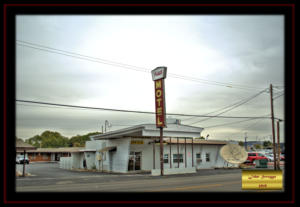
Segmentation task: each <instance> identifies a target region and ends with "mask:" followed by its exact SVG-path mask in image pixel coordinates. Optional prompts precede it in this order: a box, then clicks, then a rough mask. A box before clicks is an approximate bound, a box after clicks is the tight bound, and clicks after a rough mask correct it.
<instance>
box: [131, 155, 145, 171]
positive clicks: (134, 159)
mask: <svg viewBox="0 0 300 207" xmlns="http://www.w3.org/2000/svg"><path fill="white" fill-rule="evenodd" d="M141 157H142V152H130V155H129V162H128V171H133V170H141Z"/></svg>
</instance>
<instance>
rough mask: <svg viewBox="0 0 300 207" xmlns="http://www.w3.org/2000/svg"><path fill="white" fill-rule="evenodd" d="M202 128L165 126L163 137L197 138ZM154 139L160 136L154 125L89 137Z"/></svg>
mask: <svg viewBox="0 0 300 207" xmlns="http://www.w3.org/2000/svg"><path fill="white" fill-rule="evenodd" d="M202 130H203V128H201V127H194V126H188V125H181V124H167V127H166V128H164V129H163V136H164V137H190V138H192V137H199V136H200V134H201V132H202ZM130 136H132V137H140V138H155V137H159V136H160V130H159V129H158V128H157V127H156V125H155V124H141V125H136V126H132V127H127V128H124V129H119V130H115V131H110V132H107V133H104V134H97V135H92V136H90V137H91V138H92V139H94V140H99V139H117V138H122V137H130Z"/></svg>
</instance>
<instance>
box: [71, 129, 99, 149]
mask: <svg viewBox="0 0 300 207" xmlns="http://www.w3.org/2000/svg"><path fill="white" fill-rule="evenodd" d="M96 134H101V133H100V132H91V133H88V134H86V135H76V136H74V137H71V139H70V143H71V144H72V146H73V147H75V146H76V147H84V146H85V142H86V141H90V140H91V139H90V136H92V135H96Z"/></svg>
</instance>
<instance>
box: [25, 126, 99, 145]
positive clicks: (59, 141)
mask: <svg viewBox="0 0 300 207" xmlns="http://www.w3.org/2000/svg"><path fill="white" fill-rule="evenodd" d="M95 134H101V133H100V132H91V133H88V134H86V135H77V136H74V137H72V138H71V139H69V138H68V137H64V136H62V135H61V134H60V133H59V132H52V131H48V130H47V131H44V132H43V133H42V134H41V135H35V136H33V137H31V138H29V139H27V140H26V141H25V142H26V143H28V144H31V145H33V146H35V147H41V148H57V147H84V145H85V142H86V141H89V140H90V138H89V136H91V135H95Z"/></svg>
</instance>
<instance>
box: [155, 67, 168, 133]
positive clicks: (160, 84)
mask: <svg viewBox="0 0 300 207" xmlns="http://www.w3.org/2000/svg"><path fill="white" fill-rule="evenodd" d="M166 74H167V68H166V67H158V68H156V69H154V70H152V79H153V80H154V88H155V113H156V127H166V103H165V85H164V83H165V82H164V78H165V77H166Z"/></svg>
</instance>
